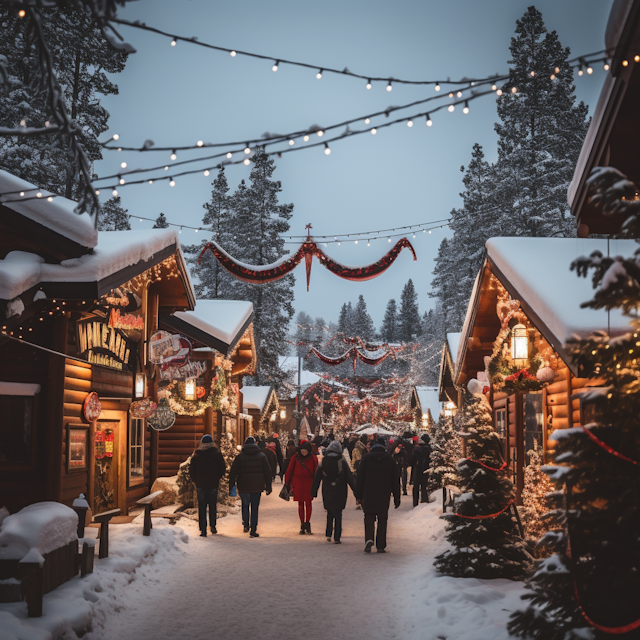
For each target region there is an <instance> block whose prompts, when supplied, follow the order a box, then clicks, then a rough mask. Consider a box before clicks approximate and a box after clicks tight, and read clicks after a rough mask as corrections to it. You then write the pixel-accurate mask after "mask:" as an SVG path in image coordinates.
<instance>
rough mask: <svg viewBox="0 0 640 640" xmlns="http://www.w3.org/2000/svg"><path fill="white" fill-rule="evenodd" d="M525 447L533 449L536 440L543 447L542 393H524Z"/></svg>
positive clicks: (526, 449)
mask: <svg viewBox="0 0 640 640" xmlns="http://www.w3.org/2000/svg"><path fill="white" fill-rule="evenodd" d="M523 405H524V447H525V451H530V450H531V449H533V446H534V442H535V443H537V445H538V446H539V447H542V427H543V422H544V414H543V411H542V393H525V394H524V402H523Z"/></svg>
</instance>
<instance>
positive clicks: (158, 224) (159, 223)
mask: <svg viewBox="0 0 640 640" xmlns="http://www.w3.org/2000/svg"><path fill="white" fill-rule="evenodd" d="M168 228H169V223H168V222H167V217H166V216H165V215H164V213H161V214H160V215H159V216H158V217H157V218H156V221H155V222H154V223H153V227H152V229H168Z"/></svg>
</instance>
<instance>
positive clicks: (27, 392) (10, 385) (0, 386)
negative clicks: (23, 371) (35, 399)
mask: <svg viewBox="0 0 640 640" xmlns="http://www.w3.org/2000/svg"><path fill="white" fill-rule="evenodd" d="M36 393H40V385H39V384H36V383H31V382H0V396H35V395H36Z"/></svg>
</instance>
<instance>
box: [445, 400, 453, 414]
mask: <svg viewBox="0 0 640 640" xmlns="http://www.w3.org/2000/svg"><path fill="white" fill-rule="evenodd" d="M455 409H456V405H455V404H454V403H453V402H452V401H451V400H449V402H447V404H445V405H444V416H445V418H452V417H453V414H454V412H455Z"/></svg>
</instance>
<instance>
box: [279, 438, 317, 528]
mask: <svg viewBox="0 0 640 640" xmlns="http://www.w3.org/2000/svg"><path fill="white" fill-rule="evenodd" d="M317 468H318V458H316V457H315V456H314V455H313V454H312V452H311V443H310V442H306V441H305V442H303V443H301V444H300V447H299V448H298V453H296V455H295V456H293V458H291V462H290V463H289V467H288V468H287V473H285V476H284V484H285V485H286V486H287V487H289V491H293V499H294V501H295V502H297V503H298V515H299V516H300V535H304V534H305V533H308V534H309V535H311V522H310V520H311V501H312V500H313V496H312V495H311V487H312V485H313V478H314V477H315V474H316V469H317Z"/></svg>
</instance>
